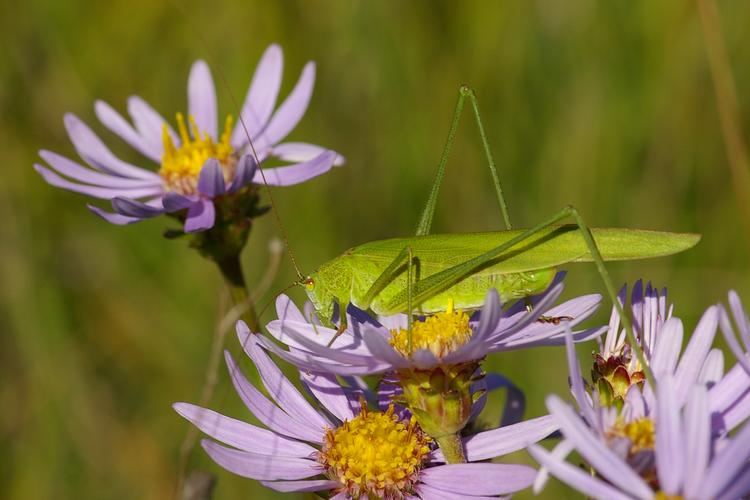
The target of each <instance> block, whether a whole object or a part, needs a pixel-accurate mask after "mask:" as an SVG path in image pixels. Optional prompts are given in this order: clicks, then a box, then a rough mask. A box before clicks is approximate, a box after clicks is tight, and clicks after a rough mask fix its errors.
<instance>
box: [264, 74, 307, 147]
mask: <svg viewBox="0 0 750 500" xmlns="http://www.w3.org/2000/svg"><path fill="white" fill-rule="evenodd" d="M314 84H315V63H314V62H308V63H307V64H305V67H304V68H303V69H302V74H301V75H300V77H299V80H297V84H296V85H295V86H294V89H292V92H291V93H290V94H289V97H287V98H286V100H285V101H284V103H283V104H282V105H281V106H279V109H278V110H277V111H276V113H274V115H273V117H272V118H271V121H270V122H268V126H267V127H266V128H265V130H264V131H263V134H262V136H261V140H260V141H259V142H261V143H262V144H266V145H268V146H273V145H274V144H278V143H279V142H280V141H281V140H282V139H284V137H286V136H287V135H289V132H291V131H292V130H293V129H294V127H296V126H297V124H298V123H299V121H300V120H301V119H302V117H303V116H304V115H305V111H307V106H308V104H310V97H311V96H312V90H313V85H314Z"/></svg>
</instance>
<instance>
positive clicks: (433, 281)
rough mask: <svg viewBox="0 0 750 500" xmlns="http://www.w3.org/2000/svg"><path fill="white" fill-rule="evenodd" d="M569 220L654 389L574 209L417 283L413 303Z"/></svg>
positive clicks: (397, 305)
mask: <svg viewBox="0 0 750 500" xmlns="http://www.w3.org/2000/svg"><path fill="white" fill-rule="evenodd" d="M568 217H570V218H572V219H573V220H574V221H575V223H576V225H577V226H578V230H579V231H580V233H581V236H582V238H583V240H584V243H585V245H586V248H587V249H588V251H589V253H590V254H591V257H592V260H593V261H594V264H595V265H596V269H597V271H598V272H599V276H600V277H601V279H602V281H603V282H604V287H605V289H606V290H607V295H608V296H609V298H610V300H611V301H612V304H614V307H615V308H616V309H617V312H618V314H619V316H620V318H621V321H622V324H623V326H624V327H625V333H626V335H627V338H628V341H629V342H630V343H631V345H632V348H633V350H634V351H635V353H636V356H637V357H638V361H639V362H640V363H641V366H643V370H644V372H645V374H646V378H647V380H648V381H649V383H650V384H651V385H653V376H652V374H651V370H650V369H649V367H648V364H646V361H645V358H644V357H643V350H642V349H641V348H640V347H639V345H638V343H637V340H636V338H635V335H634V333H633V326H632V324H631V322H630V319H629V318H628V317H627V315H626V314H625V310H624V308H623V306H622V304H621V303H620V301H619V300H618V299H617V291H616V290H615V287H614V285H613V284H612V280H611V278H610V277H609V273H608V272H607V268H606V267H605V265H604V259H603V258H602V256H601V253H600V252H599V248H598V247H597V246H596V242H595V241H594V237H593V235H592V234H591V230H590V228H589V227H588V225H586V223H585V221H584V220H583V217H582V216H581V214H580V213H579V212H578V210H577V209H576V208H575V207H572V206H570V205H568V206H566V207H564V208H563V209H561V210H560V211H558V212H557V213H555V214H554V215H553V216H551V217H550V218H548V219H547V220H545V221H543V222H541V223H539V224H537V225H535V226H533V227H531V228H529V229H527V230H525V231H524V232H522V233H521V234H519V235H518V236H516V237H515V238H511V239H510V240H509V241H507V242H505V243H503V244H502V245H499V246H497V247H495V248H493V249H491V250H488V251H487V252H485V253H483V254H480V255H478V256H476V257H474V258H472V259H469V260H467V261H465V262H462V263H460V264H456V265H455V266H452V267H449V268H448V269H444V270H442V271H440V272H438V273H435V274H433V275H431V276H427V277H426V278H424V279H421V280H419V282H417V283H416V284H415V285H414V287H413V291H412V292H411V295H412V296H411V299H410V300H412V301H413V302H414V303H416V304H420V303H422V302H424V301H425V300H427V299H429V298H431V297H434V296H435V295H437V294H438V293H441V292H444V291H446V290H448V289H449V288H450V287H452V286H453V285H455V284H456V283H458V282H459V281H461V280H462V279H464V278H466V277H468V276H471V275H472V274H474V273H476V272H477V271H478V270H479V269H481V268H482V266H484V265H486V264H487V262H489V261H491V260H493V259H497V258H498V257H500V256H501V255H502V254H503V253H504V252H506V251H508V250H509V249H511V248H512V247H514V246H515V245H518V244H519V243H522V242H523V241H525V240H527V239H529V238H531V237H532V236H534V235H536V234H538V233H539V232H541V231H544V230H545V229H547V228H549V227H550V226H553V225H554V224H557V223H559V222H560V221H562V220H563V219H566V218H568ZM406 299H407V297H406V291H404V292H402V293H399V294H398V295H396V296H395V297H394V298H393V299H392V300H391V301H390V302H389V303H388V305H387V309H388V310H392V311H398V310H403V308H404V306H406Z"/></svg>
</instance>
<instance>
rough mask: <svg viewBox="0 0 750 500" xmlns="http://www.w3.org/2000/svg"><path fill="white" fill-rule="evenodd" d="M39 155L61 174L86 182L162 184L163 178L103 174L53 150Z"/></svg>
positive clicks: (111, 185) (136, 185) (132, 185)
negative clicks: (132, 177) (133, 177)
mask: <svg viewBox="0 0 750 500" xmlns="http://www.w3.org/2000/svg"><path fill="white" fill-rule="evenodd" d="M39 156H41V157H42V158H43V159H44V160H45V161H46V162H47V163H49V164H50V165H51V166H52V168H54V169H55V170H57V171H58V172H60V173H61V174H63V175H65V176H67V177H70V178H71V179H73V180H75V181H78V182H84V183H86V184H94V185H97V186H102V187H107V188H116V189H142V188H154V187H159V186H161V185H162V182H161V179H126V178H123V177H118V176H115V175H110V174H103V173H101V172H98V171H96V170H92V169H90V168H86V167H84V166H82V165H80V164H79V163H76V162H74V161H73V160H69V159H68V158H65V157H64V156H61V155H59V154H57V153H53V152H52V151H46V150H41V151H39Z"/></svg>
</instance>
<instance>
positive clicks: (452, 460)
mask: <svg viewBox="0 0 750 500" xmlns="http://www.w3.org/2000/svg"><path fill="white" fill-rule="evenodd" d="M435 441H437V443H438V446H440V450H441V451H442V452H443V456H444V457H445V462H446V463H449V464H463V463H466V455H464V445H463V442H462V441H461V436H459V435H458V434H446V435H444V436H441V437H439V438H435Z"/></svg>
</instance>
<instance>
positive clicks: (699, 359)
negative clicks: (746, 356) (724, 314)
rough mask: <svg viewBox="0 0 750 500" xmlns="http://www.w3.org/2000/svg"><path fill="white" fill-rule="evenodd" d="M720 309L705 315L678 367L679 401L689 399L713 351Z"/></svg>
mask: <svg viewBox="0 0 750 500" xmlns="http://www.w3.org/2000/svg"><path fill="white" fill-rule="evenodd" d="M718 311H719V308H718V307H716V306H711V307H709V308H708V309H706V312H705V313H703V316H702V317H701V319H700V321H698V326H696V327H695V330H694V331H693V335H692V337H691V338H690V342H689V343H688V345H687V347H686V348H685V352H684V354H683V355H682V359H681V360H680V364H679V365H678V366H677V371H676V375H675V384H676V386H675V390H676V391H677V394H678V401H680V402H683V401H685V398H686V397H687V393H688V391H689V390H690V387H692V386H693V384H694V383H695V381H696V380H697V379H698V375H699V374H700V370H701V367H702V366H703V363H704V361H705V359H706V355H707V354H708V351H709V350H710V349H711V344H712V343H713V340H714V337H715V336H716V329H717V327H718V325H719V314H718Z"/></svg>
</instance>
